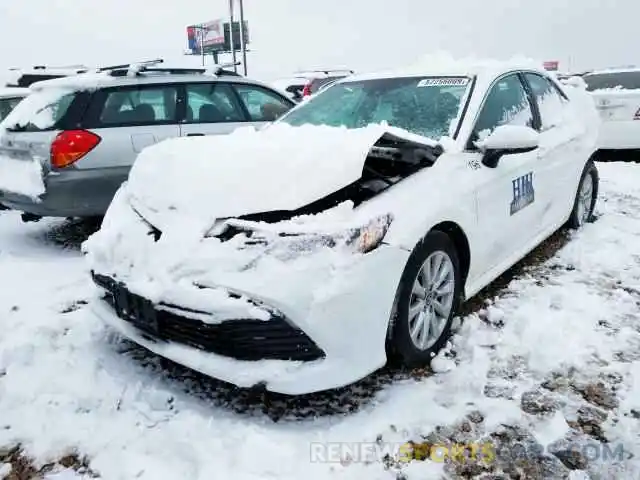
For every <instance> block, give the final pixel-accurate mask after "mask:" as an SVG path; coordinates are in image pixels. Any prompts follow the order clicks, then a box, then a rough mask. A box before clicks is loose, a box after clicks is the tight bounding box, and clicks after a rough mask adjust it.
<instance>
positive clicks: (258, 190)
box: [124, 123, 436, 227]
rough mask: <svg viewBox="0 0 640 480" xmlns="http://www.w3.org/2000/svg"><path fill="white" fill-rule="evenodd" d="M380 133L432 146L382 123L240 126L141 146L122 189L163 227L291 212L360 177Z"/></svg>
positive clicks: (135, 204)
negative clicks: (226, 131) (228, 131)
mask: <svg viewBox="0 0 640 480" xmlns="http://www.w3.org/2000/svg"><path fill="white" fill-rule="evenodd" d="M385 133H391V134H394V135H396V136H399V137H401V138H408V139H410V140H417V141H419V142H421V143H425V144H429V145H435V144H436V142H435V141H433V140H430V139H427V138H423V137H420V136H417V135H414V134H411V133H409V132H405V131H403V130H399V129H396V128H393V127H386V126H382V125H370V126H368V127H365V128H359V129H347V128H339V127H328V126H312V125H304V126H301V127H292V126H289V125H287V124H285V123H276V124H273V125H272V126H270V127H269V128H266V129H264V130H259V131H256V130H255V129H253V128H250V127H248V128H240V129H237V130H235V131H234V132H233V133H231V134H230V135H216V136H209V137H191V138H176V139H170V140H167V141H164V142H161V143H159V144H156V145H154V146H151V147H149V148H147V149H145V150H144V151H143V152H142V153H141V154H140V155H139V156H138V158H137V160H136V162H135V164H134V165H133V167H132V169H131V172H130V174H129V180H128V183H127V185H126V187H124V188H126V190H127V193H128V194H129V195H130V196H131V199H132V203H133V204H134V206H139V208H140V209H142V210H145V211H146V210H149V211H150V212H149V213H150V215H151V216H150V218H149V220H150V221H152V222H153V221H154V220H153V219H152V218H157V219H158V222H160V223H161V224H164V223H171V222H172V221H173V220H175V219H179V220H180V221H182V219H183V218H184V217H185V216H189V217H192V218H194V219H199V220H200V221H201V222H202V225H203V226H205V227H210V226H211V224H212V223H213V221H214V220H215V219H217V218H223V217H233V216H238V215H243V214H249V213H259V212H267V211H276V210H294V209H296V208H299V207H302V206H304V205H307V204H309V203H311V202H313V201H315V200H318V199H320V198H322V197H324V196H326V195H328V194H330V193H333V192H335V191H337V190H339V189H340V188H343V187H345V186H347V185H348V184H350V183H352V182H354V181H356V180H357V179H358V178H360V176H361V174H362V168H363V165H364V162H365V159H366V157H367V154H368V152H369V150H370V148H371V147H372V146H373V145H374V144H375V143H376V142H377V141H378V140H379V139H380V137H381V136H383V135H384V134H385ZM159 164H161V165H162V168H161V169H159V168H158V165H159ZM153 211H155V212H156V214H155V215H153ZM172 219H173V220H172ZM156 226H158V227H161V225H156Z"/></svg>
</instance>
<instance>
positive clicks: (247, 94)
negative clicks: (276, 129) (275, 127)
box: [233, 83, 295, 126]
mask: <svg viewBox="0 0 640 480" xmlns="http://www.w3.org/2000/svg"><path fill="white" fill-rule="evenodd" d="M233 87H234V88H235V90H236V92H237V93H238V95H239V97H240V99H241V100H242V103H243V105H244V107H245V109H246V110H247V113H248V115H249V119H250V121H251V122H252V123H253V124H254V125H256V126H260V125H264V124H266V123H269V122H273V121H274V120H276V119H278V118H279V117H281V116H282V115H283V114H284V113H286V112H288V111H289V110H290V109H291V108H292V107H293V106H294V105H295V104H294V103H293V102H291V101H290V100H289V99H287V98H284V97H282V96H281V95H279V94H277V93H275V92H272V91H270V90H267V89H266V88H263V87H260V86H259V85H249V84H243V83H237V84H234V86H233Z"/></svg>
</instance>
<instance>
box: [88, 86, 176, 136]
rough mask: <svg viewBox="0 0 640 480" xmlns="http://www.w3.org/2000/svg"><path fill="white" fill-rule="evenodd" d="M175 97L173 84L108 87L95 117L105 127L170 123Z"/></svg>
mask: <svg viewBox="0 0 640 480" xmlns="http://www.w3.org/2000/svg"><path fill="white" fill-rule="evenodd" d="M177 97H178V91H177V89H176V87H175V86H165V85H162V86H155V85H154V86H150V87H139V88H121V89H115V90H110V91H108V92H107V95H106V99H105V102H104V106H103V108H102V111H101V112H100V113H99V115H98V119H99V122H100V124H101V125H102V126H109V127H111V126H126V125H153V124H167V123H172V122H175V121H176V99H177Z"/></svg>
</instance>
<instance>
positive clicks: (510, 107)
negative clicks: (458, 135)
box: [471, 73, 534, 141]
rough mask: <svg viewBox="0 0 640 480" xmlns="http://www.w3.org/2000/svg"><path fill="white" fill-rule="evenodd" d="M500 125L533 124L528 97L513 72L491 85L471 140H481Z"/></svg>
mask: <svg viewBox="0 0 640 480" xmlns="http://www.w3.org/2000/svg"><path fill="white" fill-rule="evenodd" d="M502 125H521V126H527V127H533V126H534V121H533V111H532V109H531V103H530V102H529V97H528V96H527V92H526V90H525V89H524V86H523V85H522V82H521V81H520V78H519V76H518V74H515V73H514V74H511V75H508V76H505V77H502V78H500V79H499V80H498V81H497V82H496V83H494V84H493V86H492V87H491V90H490V91H489V94H488V95H487V97H486V99H485V102H484V104H483V106H482V109H481V110H480V115H478V119H477V121H476V126H475V128H474V131H473V135H472V138H471V140H472V141H477V140H482V139H484V138H486V137H487V136H488V135H489V134H491V132H493V130H495V129H496V128H497V127H500V126H502Z"/></svg>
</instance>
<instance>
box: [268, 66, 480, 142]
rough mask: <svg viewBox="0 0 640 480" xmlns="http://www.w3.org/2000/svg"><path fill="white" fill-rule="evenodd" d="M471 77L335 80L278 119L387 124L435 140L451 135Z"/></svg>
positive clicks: (338, 124)
mask: <svg viewBox="0 0 640 480" xmlns="http://www.w3.org/2000/svg"><path fill="white" fill-rule="evenodd" d="M469 84H470V81H469V79H468V78H466V77H430V78H420V77H406V78H384V79H375V80H361V81H352V82H344V83H338V84H335V85H333V86H331V87H329V88H328V89H327V90H325V91H323V92H321V93H319V94H318V95H316V96H314V97H311V98H310V99H309V100H307V101H306V102H305V103H303V104H301V105H300V106H298V107H297V108H294V109H293V110H292V111H291V112H289V113H288V114H287V115H285V116H284V117H282V118H281V119H280V121H281V122H284V123H287V124H289V125H292V126H301V125H305V124H312V125H327V126H333V127H341V126H342V127H346V128H360V127H365V126H367V125H370V124H380V123H386V124H388V125H390V126H392V127H398V128H402V129H404V130H407V131H409V132H412V133H415V134H417V135H422V136H425V137H429V138H432V139H434V140H438V139H440V138H441V137H443V136H451V135H452V133H453V130H454V129H455V121H456V120H457V118H458V115H459V112H460V108H461V105H462V100H463V98H464V97H465V94H466V91H467V88H468V86H469Z"/></svg>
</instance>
